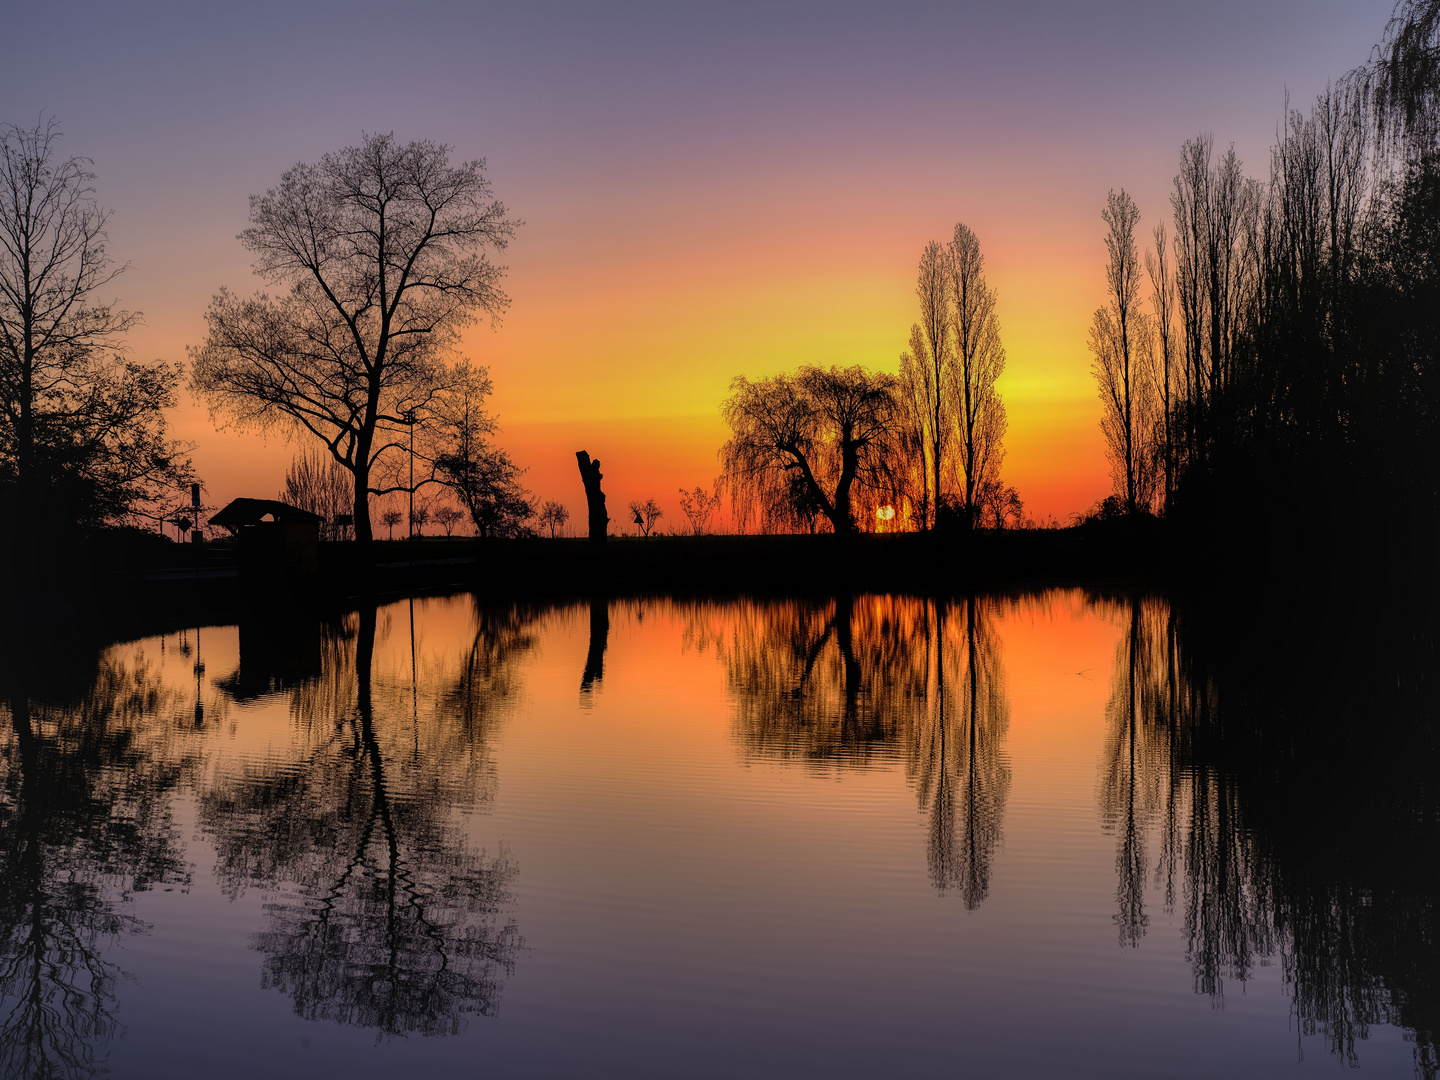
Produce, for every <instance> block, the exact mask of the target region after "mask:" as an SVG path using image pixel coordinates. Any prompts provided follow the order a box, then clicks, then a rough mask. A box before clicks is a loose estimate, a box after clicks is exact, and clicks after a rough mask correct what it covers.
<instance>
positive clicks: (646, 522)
mask: <svg viewBox="0 0 1440 1080" xmlns="http://www.w3.org/2000/svg"><path fill="white" fill-rule="evenodd" d="M664 516H665V511H664V510H661V509H660V504H659V503H657V502H656V501H655V500H654V499H646V500H645V501H644V502H641V501H640V500H639V499H632V500H630V518H631V520H632V521H634V522H635V528H636V531H638V532H639V533H640V535H641V536H649V535H650V533H651V532H652V531H653V530H654V528H655V523H656V522H657V521H659V520H660V519H661V518H662V517H664Z"/></svg>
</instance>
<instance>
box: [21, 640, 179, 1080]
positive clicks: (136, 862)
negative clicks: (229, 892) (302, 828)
mask: <svg viewBox="0 0 1440 1080" xmlns="http://www.w3.org/2000/svg"><path fill="white" fill-rule="evenodd" d="M11 659H12V660H13V659H14V658H13V656H12V657H11ZM27 666H28V665H27V664H25V662H24V661H23V660H22V661H21V663H18V664H15V665H14V666H13V668H12V670H10V671H7V672H6V673H5V675H6V679H5V681H6V683H7V685H6V696H5V699H4V700H3V702H0V710H3V711H4V712H5V713H7V714H8V715H7V719H8V724H7V725H6V726H7V729H8V730H7V731H6V732H5V733H4V735H3V736H0V1075H5V1076H16V1077H20V1076H25V1077H64V1076H88V1075H91V1074H93V1073H94V1072H95V1071H96V1069H97V1064H98V1063H97V1061H96V1051H97V1046H98V1044H101V1043H103V1042H105V1041H106V1040H108V1039H109V1038H110V1037H111V1036H112V1035H113V1034H114V1031H115V1026H116V1021H115V984H116V983H117V982H118V981H119V980H120V979H121V978H123V973H122V972H121V971H120V969H119V967H118V966H117V965H116V964H115V963H114V962H112V961H110V960H109V959H107V958H106V957H105V955H104V954H105V951H106V949H107V948H108V946H110V945H111V944H113V942H114V941H115V939H116V938H118V937H120V936H121V935H123V934H127V933H137V932H143V931H144V930H145V927H144V925H143V924H142V923H140V922H139V921H138V920H137V919H135V918H134V917H133V916H131V915H129V914H127V912H126V906H127V901H128V899H129V897H130V894H131V893H133V892H139V891H143V890H145V889H148V888H150V887H152V886H154V885H158V884H167V883H177V882H180V883H183V882H186V881H187V880H188V878H187V872H186V868H185V864H184V861H183V859H182V856H181V850H182V847H181V843H182V842H181V838H180V836H179V834H178V830H177V829H176V827H175V824H174V822H173V821H172V820H171V817H170V810H169V798H170V794H171V792H172V791H173V789H174V788H175V786H176V784H177V783H178V782H179V780H180V777H181V775H182V773H183V772H184V770H185V769H186V767H187V764H188V759H187V758H186V757H185V756H184V755H183V754H182V753H181V752H180V750H179V749H178V748H176V747H174V746H172V745H170V743H171V741H172V740H180V739H183V738H184V735H183V734H182V727H181V724H180V723H179V720H180V718H181V716H182V714H183V713H184V712H185V703H184V702H182V701H181V700H180V698H179V695H177V694H173V693H171V692H167V690H166V689H165V688H164V687H163V685H162V683H161V682H160V680H159V678H158V676H157V675H156V673H155V672H154V671H153V670H152V669H151V668H149V667H148V666H146V665H145V664H143V663H141V662H139V661H135V662H133V663H125V662H123V661H121V660H119V659H117V658H115V657H114V656H107V657H105V658H102V659H101V660H100V661H99V663H98V665H95V666H93V667H91V668H90V669H89V670H88V671H78V672H71V673H69V675H70V679H69V680H67V681H69V682H70V683H71V685H72V686H76V687H78V688H79V690H78V693H74V694H73V695H72V694H70V693H66V692H65V690H64V689H60V690H56V689H54V688H46V689H43V690H38V691H37V689H36V688H34V687H32V685H30V682H29V677H28V674H27V672H26V671H25V670H24V669H25V668H26V667H27ZM157 714H158V715H160V716H161V717H163V718H164V719H165V720H169V721H171V722H170V723H169V724H166V723H164V722H163V721H162V722H160V723H156V722H154V721H155V717H156V716H157ZM147 721H148V722H147Z"/></svg>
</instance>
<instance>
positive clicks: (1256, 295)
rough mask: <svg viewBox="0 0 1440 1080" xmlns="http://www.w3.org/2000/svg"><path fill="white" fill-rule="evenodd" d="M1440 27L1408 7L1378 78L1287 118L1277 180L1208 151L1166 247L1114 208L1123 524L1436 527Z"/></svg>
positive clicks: (1201, 143)
mask: <svg viewBox="0 0 1440 1080" xmlns="http://www.w3.org/2000/svg"><path fill="white" fill-rule="evenodd" d="M1437 25H1440V4H1437V3H1436V2H1435V0H1424V2H1416V0H1410V2H1407V3H1404V4H1402V5H1401V7H1400V8H1399V9H1398V10H1397V14H1396V17H1395V19H1393V20H1392V22H1391V24H1390V26H1389V28H1388V30H1387V34H1386V41H1385V44H1384V45H1383V46H1382V47H1381V49H1380V50H1378V51H1377V54H1376V58H1375V60H1374V61H1373V62H1372V63H1371V64H1370V65H1369V66H1368V67H1365V68H1361V69H1358V70H1356V71H1354V72H1351V73H1350V74H1349V75H1348V76H1346V77H1345V78H1344V79H1342V80H1341V81H1340V82H1339V83H1338V84H1336V85H1334V86H1331V87H1328V88H1327V89H1326V91H1325V92H1324V93H1323V94H1321V95H1320V96H1319V97H1318V98H1317V99H1316V101H1315V102H1314V103H1313V104H1312V105H1311V106H1310V108H1309V109H1308V110H1301V109H1288V107H1287V112H1286V116H1285V118H1284V121H1283V123H1282V125H1281V127H1280V131H1279V133H1278V138H1277V141H1276V144H1275V145H1274V147H1273V148H1272V149H1271V153H1270V161H1269V168H1268V174H1267V175H1266V176H1265V177H1264V178H1263V179H1262V178H1256V177H1253V176H1249V175H1247V174H1246V172H1245V169H1244V167H1243V165H1242V163H1241V161H1240V160H1239V159H1238V157H1237V156H1236V154H1235V152H1234V149H1233V148H1231V149H1229V150H1226V151H1224V152H1220V151H1218V150H1217V149H1216V147H1215V145H1214V142H1213V139H1212V138H1211V136H1209V135H1201V136H1199V137H1197V138H1195V139H1192V140H1190V141H1188V142H1186V143H1185V144H1184V146H1183V147H1182V148H1181V152H1180V163H1179V169H1178V171H1177V173H1176V176H1175V179H1174V186H1173V190H1172V192H1171V195H1170V208H1169V209H1170V214H1169V218H1170V220H1169V222H1168V223H1167V222H1162V223H1160V224H1157V225H1156V226H1155V227H1154V228H1153V229H1152V230H1151V231H1150V232H1149V234H1148V236H1143V237H1142V236H1141V235H1140V229H1139V221H1140V215H1139V212H1138V210H1137V208H1136V207H1135V205H1134V203H1133V201H1132V200H1131V199H1130V196H1129V195H1128V194H1127V193H1126V192H1124V191H1120V192H1112V193H1111V195H1110V198H1109V200H1108V203H1107V206H1106V208H1105V211H1104V219H1105V221H1106V224H1107V226H1108V234H1107V238H1106V246H1107V253H1108V256H1109V259H1108V265H1107V299H1106V303H1105V305H1104V306H1103V307H1102V308H1101V309H1100V310H1098V311H1097V312H1096V313H1095V316H1094V320H1093V324H1092V330H1091V340H1090V345H1091V351H1092V355H1093V358H1094V371H1095V374H1096V378H1097V381H1098V383H1099V386H1100V394H1101V399H1102V402H1103V404H1104V408H1105V412H1104V421H1103V426H1104V431H1105V435H1106V442H1107V448H1108V450H1109V455H1110V460H1111V464H1112V469H1113V475H1114V479H1115V494H1114V496H1113V497H1112V498H1111V499H1110V500H1108V501H1107V505H1106V507H1105V512H1107V513H1123V512H1130V513H1134V512H1143V511H1150V512H1155V513H1161V514H1165V515H1167V516H1174V517H1175V518H1177V519H1179V520H1180V521H1182V522H1184V523H1186V524H1187V525H1191V526H1202V527H1203V526H1208V525H1216V526H1242V527H1256V528H1259V529H1261V530H1264V531H1267V532H1269V533H1270V534H1272V535H1279V536H1293V535H1296V534H1298V533H1301V532H1306V531H1312V530H1313V531H1317V532H1321V533H1331V534H1333V533H1334V531H1335V530H1336V529H1339V530H1341V531H1342V532H1350V531H1352V530H1354V529H1355V528H1357V527H1358V528H1360V529H1361V530H1367V529H1371V530H1385V531H1397V530H1398V531H1402V532H1403V531H1405V530H1407V529H1408V528H1412V527H1414V526H1417V525H1419V524H1421V523H1430V522H1433V520H1434V516H1435V512H1436V509H1437V505H1440V504H1437V493H1440V491H1437V485H1436V478H1435V473H1434V468H1433V463H1434V462H1435V461H1436V460H1440V440H1437V435H1440V429H1437V407H1440V383H1437V367H1436V359H1437V357H1436V347H1437V340H1440V338H1437V330H1440V322H1437V319H1440V276H1437V275H1440V143H1437V140H1436V131H1437V126H1436V123H1435V118H1436V116H1437V102H1440V79H1437V73H1436V71H1435V69H1434V65H1433V63H1432V62H1431V60H1430V59H1429V58H1430V57H1433V55H1434V54H1435V49H1436V46H1437V44H1440V36H1437ZM1417 43H1419V44H1417ZM1422 46H1423V47H1422ZM1427 49H1428V51H1426V50H1427ZM1142 252H1143V253H1142Z"/></svg>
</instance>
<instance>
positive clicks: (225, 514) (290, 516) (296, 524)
mask: <svg viewBox="0 0 1440 1080" xmlns="http://www.w3.org/2000/svg"><path fill="white" fill-rule="evenodd" d="M321 520H322V519H321V517H320V515H318V514H312V513H310V511H309V510H301V509H300V508H299V507H298V506H291V505H290V504H289V503H283V502H279V501H277V500H275V499H236V500H235V501H234V502H232V503H230V505H229V506H227V507H225V509H223V510H221V511H220V512H219V513H217V514H215V515H213V516H212V517H211V518H210V524H211V525H219V526H220V527H221V528H224V529H229V530H230V532H231V534H232V535H233V536H234V537H235V540H236V545H237V547H238V549H239V552H238V554H239V559H238V562H239V566H240V577H241V580H242V581H244V582H246V583H247V584H252V585H257V586H267V585H269V586H285V585H300V584H304V583H308V582H312V581H314V579H315V575H316V574H317V572H318V571H319V552H320V522H321Z"/></svg>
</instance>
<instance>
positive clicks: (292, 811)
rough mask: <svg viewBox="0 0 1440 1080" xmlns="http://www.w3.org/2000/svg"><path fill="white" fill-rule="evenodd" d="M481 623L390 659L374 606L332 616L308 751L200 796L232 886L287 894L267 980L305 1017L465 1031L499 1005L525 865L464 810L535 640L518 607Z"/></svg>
mask: <svg viewBox="0 0 1440 1080" xmlns="http://www.w3.org/2000/svg"><path fill="white" fill-rule="evenodd" d="M474 619H475V628H476V629H475V633H474V636H473V640H472V641H471V642H470V643H469V645H468V647H466V648H465V649H463V650H461V653H460V654H459V656H458V657H455V656H452V657H450V658H449V661H448V662H427V666H426V667H425V668H417V669H412V667H411V664H412V662H413V661H412V656H413V654H412V653H411V652H410V651H409V650H406V651H405V661H404V663H403V664H398V663H397V665H396V666H395V667H394V668H393V669H390V670H381V669H380V665H379V664H378V663H377V660H376V655H375V652H376V650H375V644H376V636H377V635H376V623H377V616H376V611H375V609H373V608H369V609H364V610H362V611H361V612H360V613H359V615H358V616H355V617H352V618H351V619H350V620H349V621H347V622H346V623H345V624H344V625H343V626H341V627H339V628H333V629H332V630H331V632H329V633H328V634H327V635H326V637H325V640H324V643H323V653H322V674H321V677H320V678H319V679H318V680H316V681H315V682H313V683H311V684H309V685H307V686H305V687H302V688H297V689H296V690H295V691H294V692H293V693H292V695H291V699H290V704H291V715H292V719H293V720H294V722H295V726H296V728H297V734H298V736H299V740H300V743H301V745H302V747H303V758H302V759H301V760H300V761H298V762H289V763H280V762H266V763H264V764H262V765H258V766H252V767H251V768H250V769H248V770H247V771H245V772H244V773H242V774H240V775H236V776H232V777H229V778H227V779H225V780H222V781H221V782H220V783H219V784H217V786H216V787H215V788H214V789H213V790H212V791H211V792H210V793H208V794H207V795H206V796H205V797H204V798H203V800H202V807H201V819H202V822H203V823H204V824H205V826H206V827H207V828H208V830H209V831H210V832H212V833H213V834H214V837H215V843H216V848H217V853H218V860H217V866H218V872H219V874H220V876H221V878H222V881H223V882H224V885H225V887H226V889H227V890H228V891H230V892H232V894H233V893H235V892H238V891H239V890H241V889H243V888H245V887H246V886H247V885H254V886H259V887H262V888H266V889H269V890H273V892H274V899H273V900H272V901H271V902H270V903H269V904H268V905H267V908H266V912H267V923H266V926H265V928H264V929H263V930H262V931H261V932H260V933H259V934H258V935H257V937H256V939H255V944H256V947H257V948H258V949H259V951H260V952H261V953H263V954H264V956H265V961H264V966H263V982H264V984H265V985H266V986H268V987H273V988H275V989H278V990H280V991H282V992H283V993H285V994H288V995H289V996H290V997H291V998H292V999H293V1000H294V1002H295V1010H296V1012H297V1014H299V1015H301V1016H303V1017H305V1018H307V1019H311V1020H319V1019H328V1020H334V1021H337V1022H339V1023H347V1024H357V1025H361V1026H365V1027H373V1028H376V1029H378V1030H380V1031H382V1032H385V1033H388V1034H408V1033H419V1034H426V1035H434V1034H450V1033H455V1032H458V1031H459V1030H460V1028H461V1027H462V1025H463V1022H464V1018H465V1016H466V1015H468V1014H475V1013H478V1014H481V1015H488V1014H490V1013H492V1012H493V1011H494V1010H495V1008H496V1006H497V1005H498V1003H499V996H500V991H501V987H502V981H503V976H504V974H505V973H508V972H509V971H510V970H511V969H512V968H513V965H514V960H515V955H516V952H517V950H518V949H519V947H520V944H521V943H520V937H519V934H518V931H517V930H516V927H515V924H514V923H513V922H504V923H502V922H501V921H500V911H501V909H502V908H503V907H504V905H505V904H506V902H507V901H508V897H509V887H510V883H511V882H512V881H513V879H514V876H515V873H516V868H515V865H514V863H513V862H512V860H511V859H510V857H509V855H508V853H507V852H506V851H505V849H504V848H503V847H502V848H501V850H500V851H499V852H498V853H497V854H494V855H489V854H487V853H486V852H484V851H477V850H474V849H472V848H471V847H470V846H469V844H468V841H467V839H466V836H465V832H464V829H463V826H462V822H461V820H460V815H461V814H462V812H463V811H466V810H470V809H474V808H475V806H476V805H477V803H480V802H483V801H485V800H487V799H488V798H490V797H491V795H492V794H493V769H492V768H491V766H490V762H489V756H488V743H489V739H490V735H491V731H492V727H493V725H494V723H495V722H496V721H497V719H498V717H499V715H500V714H501V713H502V712H503V711H504V709H505V708H506V707H507V706H508V704H509V703H510V702H511V701H512V700H513V699H514V697H515V695H516V694H517V692H518V680H517V676H516V670H515V669H516V667H517V665H518V662H519V661H520V659H521V658H522V657H523V656H524V654H525V653H526V652H527V651H528V650H530V649H531V647H532V646H533V644H534V637H533V634H532V633H531V630H530V627H529V623H530V619H529V618H528V617H526V616H524V615H522V614H521V613H520V612H518V611H516V610H513V609H512V610H509V611H501V612H496V611H493V610H490V609H483V608H478V607H477V609H476V612H475V615H474ZM412 671H413V681H412ZM422 695H423V702H424V708H423V712H422V708H421V701H422Z"/></svg>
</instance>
